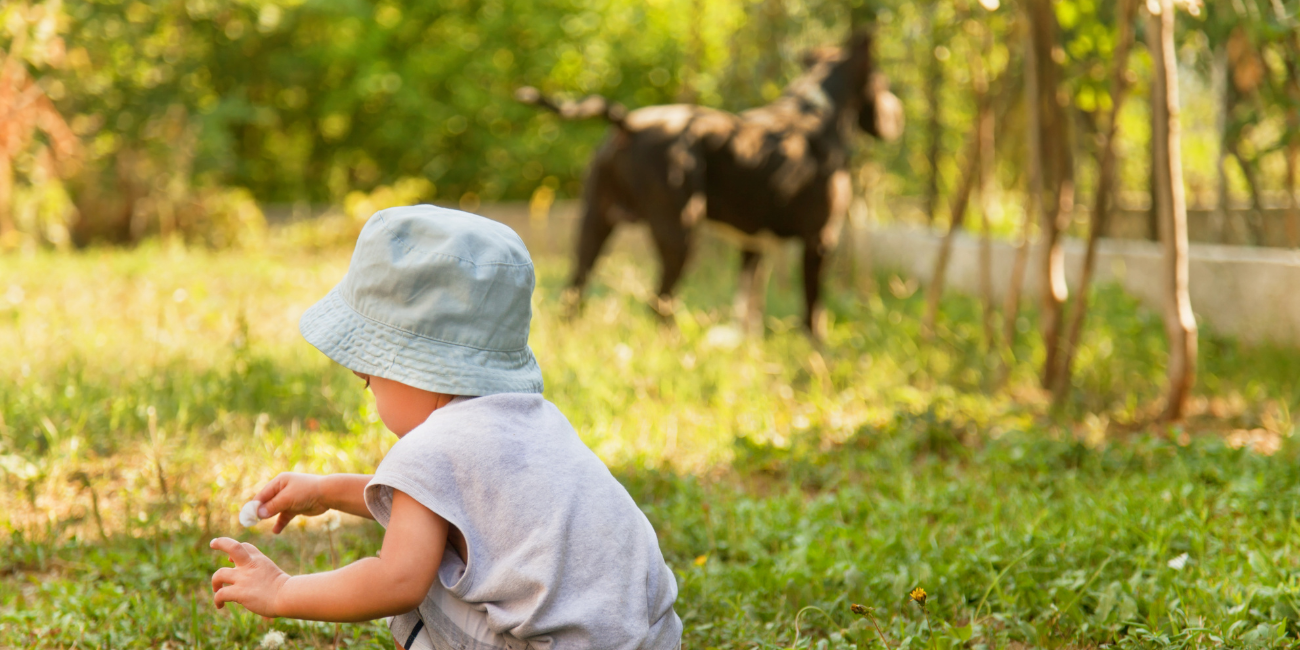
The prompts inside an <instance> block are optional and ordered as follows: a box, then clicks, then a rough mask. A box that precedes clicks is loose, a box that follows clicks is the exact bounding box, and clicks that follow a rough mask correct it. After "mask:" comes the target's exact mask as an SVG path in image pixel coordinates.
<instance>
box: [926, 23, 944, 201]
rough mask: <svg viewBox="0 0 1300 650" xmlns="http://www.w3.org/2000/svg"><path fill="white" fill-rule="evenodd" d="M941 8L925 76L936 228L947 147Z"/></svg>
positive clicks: (929, 188)
mask: <svg viewBox="0 0 1300 650" xmlns="http://www.w3.org/2000/svg"><path fill="white" fill-rule="evenodd" d="M938 12H939V5H938V3H935V5H934V7H933V8H931V10H930V52H929V55H930V56H929V61H930V69H929V73H928V74H927V75H926V77H925V103H926V105H927V106H929V108H930V124H929V129H930V130H929V133H928V134H927V135H929V137H930V141H929V143H928V149H927V151H926V160H927V161H929V163H930V176H929V178H927V179H926V185H925V218H926V223H929V224H930V225H931V226H933V225H934V218H935V216H936V215H937V214H938V211H939V155H940V153H941V152H942V148H943V123H942V122H940V121H939V92H940V90H941V89H942V88H943V62H941V61H939V57H938V55H937V54H935V53H936V52H937V51H938V49H939V46H940V45H941V43H940V41H939V27H938V25H937V19H938Z"/></svg>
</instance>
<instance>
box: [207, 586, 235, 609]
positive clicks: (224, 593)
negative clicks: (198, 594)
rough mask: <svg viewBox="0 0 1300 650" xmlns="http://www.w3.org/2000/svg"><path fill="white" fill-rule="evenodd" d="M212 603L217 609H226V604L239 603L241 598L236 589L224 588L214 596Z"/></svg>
mask: <svg viewBox="0 0 1300 650" xmlns="http://www.w3.org/2000/svg"><path fill="white" fill-rule="evenodd" d="M212 602H213V604H215V605H216V606H217V609H224V608H225V606H226V603H237V602H239V596H237V595H236V594H235V588H234V587H222V588H221V589H218V590H217V591H216V593H214V594H212Z"/></svg>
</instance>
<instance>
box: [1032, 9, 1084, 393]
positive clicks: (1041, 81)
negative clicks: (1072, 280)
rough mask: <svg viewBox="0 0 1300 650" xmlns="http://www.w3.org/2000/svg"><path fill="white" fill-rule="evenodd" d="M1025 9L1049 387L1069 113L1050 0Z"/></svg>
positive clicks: (1059, 293) (1067, 178)
mask: <svg viewBox="0 0 1300 650" xmlns="http://www.w3.org/2000/svg"><path fill="white" fill-rule="evenodd" d="M1025 10H1026V13H1027V14H1028V23H1029V35H1030V38H1029V41H1030V43H1029V48H1028V49H1027V50H1026V52H1025V56H1027V57H1033V63H1032V64H1031V65H1032V67H1033V70H1034V75H1035V79H1034V82H1033V83H1034V84H1035V88H1036V90H1037V93H1036V96H1035V97H1034V98H1033V101H1032V102H1030V107H1029V108H1030V111H1031V113H1035V114H1036V115H1035V116H1034V117H1032V118H1031V122H1033V123H1035V124H1037V126H1038V133H1037V140H1038V147H1039V153H1040V157H1039V161H1040V163H1041V170H1042V178H1043V192H1042V193H1041V194H1039V196H1038V197H1037V200H1039V201H1040V202H1041V206H1040V209H1039V214H1041V215H1042V240H1043V259H1042V268H1043V278H1044V282H1043V293H1042V314H1041V316H1040V318H1041V323H1040V326H1041V329H1042V334H1043V348H1044V349H1045V350H1046V351H1047V355H1046V358H1045V359H1044V361H1043V373H1042V376H1041V380H1042V385H1043V387H1044V388H1051V387H1052V385H1053V373H1054V371H1055V369H1056V368H1057V367H1058V363H1057V358H1058V355H1059V353H1060V340H1061V321H1062V316H1063V314H1064V310H1065V301H1066V298H1068V297H1069V290H1068V289H1067V288H1066V284H1065V250H1064V248H1063V247H1062V245H1061V244H1062V242H1061V239H1062V237H1063V235H1064V231H1065V229H1066V227H1067V226H1069V223H1070V216H1071V214H1072V213H1073V212H1074V160H1073V156H1072V154H1071V151H1070V128H1069V126H1070V125H1069V116H1068V114H1067V112H1066V110H1065V107H1064V106H1062V102H1061V101H1060V100H1059V99H1058V88H1057V86H1058V85H1059V83H1060V79H1061V65H1060V61H1058V57H1059V56H1060V55H1059V54H1058V53H1059V52H1060V48H1059V46H1058V45H1057V31H1058V30H1057V23H1056V13H1055V11H1054V10H1053V7H1052V3H1051V1H1050V0H1028V1H1027V2H1026V3H1025Z"/></svg>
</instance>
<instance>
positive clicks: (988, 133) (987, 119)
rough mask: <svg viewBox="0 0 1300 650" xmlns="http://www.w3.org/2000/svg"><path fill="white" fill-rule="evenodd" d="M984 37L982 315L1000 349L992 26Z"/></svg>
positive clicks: (980, 60) (980, 85) (980, 95)
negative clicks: (994, 219) (995, 300)
mask: <svg viewBox="0 0 1300 650" xmlns="http://www.w3.org/2000/svg"><path fill="white" fill-rule="evenodd" d="M983 31H984V34H983V39H982V44H981V51H980V54H979V56H977V57H973V58H974V65H975V73H976V74H975V92H976V96H977V100H976V103H977V104H978V105H979V106H980V107H981V108H982V110H980V112H979V115H978V118H979V124H978V127H977V128H978V129H979V174H980V225H981V229H980V261H979V273H980V295H981V297H982V298H983V299H984V306H983V309H982V314H981V315H982V316H983V321H984V346H985V350H986V351H987V352H992V351H994V350H996V349H997V347H998V342H997V328H996V327H995V326H994V323H993V319H994V318H995V317H996V316H995V307H994V305H993V241H992V235H991V233H990V223H989V222H990V219H991V218H992V216H993V211H994V210H996V209H997V196H996V195H995V193H994V189H993V185H994V180H995V179H994V173H995V172H996V171H997V170H996V168H995V167H994V165H995V162H996V161H995V160H994V157H995V154H996V148H995V147H994V142H993V130H994V129H993V121H994V120H993V107H992V105H991V104H990V102H989V101H988V94H989V78H988V64H987V61H988V57H989V54H990V52H992V50H993V30H992V29H990V28H989V27H988V26H987V25H984V26H983Z"/></svg>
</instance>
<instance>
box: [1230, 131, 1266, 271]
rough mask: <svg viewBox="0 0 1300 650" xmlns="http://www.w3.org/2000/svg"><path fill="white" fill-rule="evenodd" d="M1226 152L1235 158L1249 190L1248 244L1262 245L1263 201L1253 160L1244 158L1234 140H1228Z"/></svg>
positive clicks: (1263, 242)
mask: <svg viewBox="0 0 1300 650" xmlns="http://www.w3.org/2000/svg"><path fill="white" fill-rule="evenodd" d="M1228 152H1229V153H1231V154H1232V157H1233V158H1236V159H1237V165H1238V166H1240V167H1241V175H1242V176H1244V177H1246V187H1247V188H1249V190H1250V212H1249V213H1248V214H1249V216H1247V217H1246V229H1247V232H1248V233H1249V235H1250V241H1249V242H1248V243H1249V244H1251V245H1253V246H1263V245H1264V244H1265V243H1266V242H1265V241H1264V224H1263V221H1264V201H1263V200H1262V199H1261V198H1260V192H1259V174H1258V172H1257V171H1256V167H1255V162H1256V161H1253V160H1250V159H1248V158H1246V157H1245V156H1244V155H1242V153H1241V147H1240V146H1238V142H1237V141H1236V140H1230V141H1229V142H1228Z"/></svg>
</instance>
